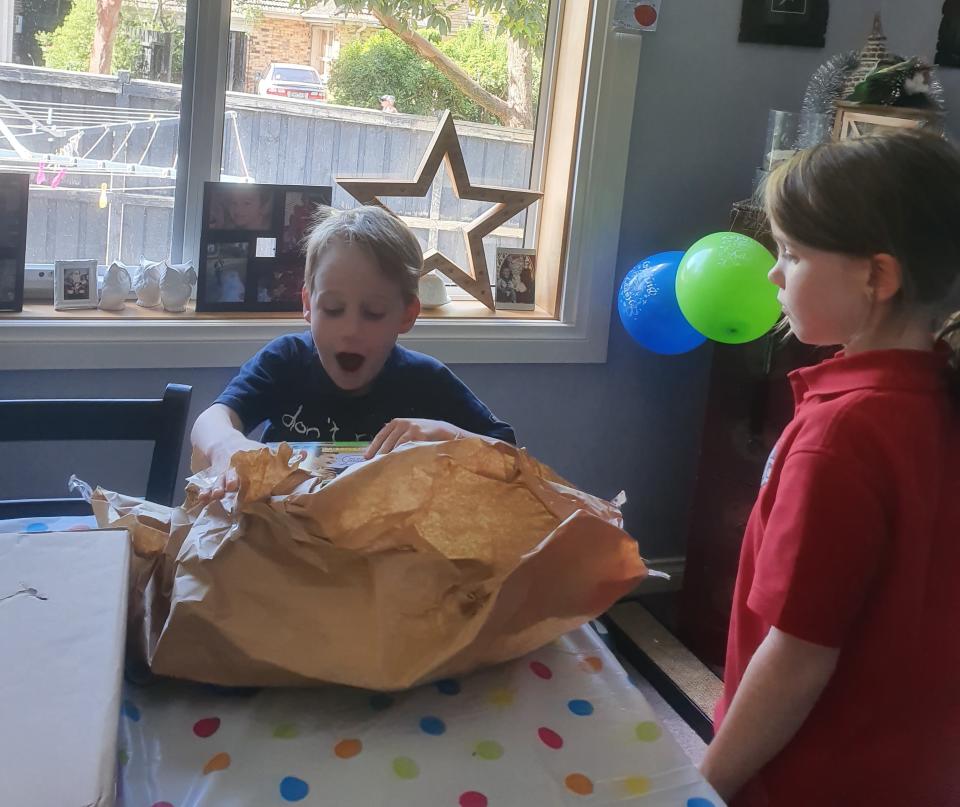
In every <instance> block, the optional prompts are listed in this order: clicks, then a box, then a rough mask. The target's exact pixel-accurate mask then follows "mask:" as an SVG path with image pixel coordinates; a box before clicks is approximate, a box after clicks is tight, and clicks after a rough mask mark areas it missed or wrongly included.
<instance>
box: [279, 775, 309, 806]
mask: <svg viewBox="0 0 960 807" xmlns="http://www.w3.org/2000/svg"><path fill="white" fill-rule="evenodd" d="M309 792H310V785H308V784H307V783H306V782H304V781H303V779H298V778H297V777H296V776H286V777H284V778H283V780H281V782H280V797H281V798H282V799H283V800H284V801H303V800H304V799H305V798H306V797H307V794H308V793H309Z"/></svg>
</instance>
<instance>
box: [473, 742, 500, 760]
mask: <svg viewBox="0 0 960 807" xmlns="http://www.w3.org/2000/svg"><path fill="white" fill-rule="evenodd" d="M473 755H474V756H475V757H479V758H480V759H486V760H491V761H492V760H497V759H500V757H502V756H503V746H502V745H500V743H498V742H497V741H496V740H481V741H480V742H478V743H477V745H476V747H475V748H474V749H473Z"/></svg>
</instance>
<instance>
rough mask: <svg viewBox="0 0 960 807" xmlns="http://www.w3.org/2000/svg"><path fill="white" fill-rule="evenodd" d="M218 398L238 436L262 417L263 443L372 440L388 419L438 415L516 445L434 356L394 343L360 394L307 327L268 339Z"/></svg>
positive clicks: (504, 426)
mask: <svg viewBox="0 0 960 807" xmlns="http://www.w3.org/2000/svg"><path fill="white" fill-rule="evenodd" d="M216 403H219V404H223V405H224V406H228V407H230V409H232V410H233V411H234V412H236V413H237V415H239V416H240V420H241V422H242V423H243V430H244V433H249V432H251V431H253V429H255V428H256V427H257V426H258V425H259V424H261V423H263V422H264V421H266V422H267V428H266V430H265V431H264V433H263V437H262V438H261V439H263V441H264V442H279V441H281V440H287V441H299V442H304V441H318V442H326V441H333V440H372V439H373V438H374V437H375V436H376V434H377V432H379V431H380V429H382V428H383V427H384V426H385V425H386V424H387V423H389V422H390V421H391V420H393V419H394V418H428V419H430V420H443V421H446V422H447V423H451V424H453V425H454V426H457V427H458V428H461V429H466V430H467V431H471V432H474V433H475V434H483V435H486V436H488V437H495V438H497V439H499V440H506V441H508V442H510V443H515V442H516V436H515V435H514V433H513V429H512V428H511V427H510V426H509V425H508V424H506V423H503V422H502V421H500V420H497V418H496V417H495V416H494V415H493V413H492V412H491V411H490V410H489V409H488V408H487V407H486V406H484V405H483V404H482V403H481V402H480V400H479V399H478V398H477V396H476V395H474V394H473V393H472V392H471V391H470V389H469V387H467V385H466V384H464V383H463V382H462V381H461V380H460V379H459V378H457V377H456V376H455V375H454V374H453V373H452V372H451V371H450V369H449V368H448V367H447V366H446V365H444V364H443V363H441V362H439V361H437V360H436V359H434V358H432V357H430V356H425V355H424V354H422V353H416V352H414V351H412V350H407V349H406V348H403V347H400V345H396V346H395V347H394V348H393V350H392V351H391V353H390V355H389V356H388V357H387V361H386V363H385V364H384V366H383V369H382V370H381V371H380V374H379V375H378V376H377V377H376V379H374V382H373V385H372V386H371V388H370V389H369V391H367V392H366V393H364V394H363V395H355V394H350V393H346V392H344V391H343V390H341V389H340V388H339V387H337V386H336V385H335V384H334V383H333V381H331V380H330V377H329V376H328V375H327V373H326V371H325V370H324V369H323V365H322V364H321V363H320V357H319V356H318V355H317V350H316V347H315V346H314V344H313V338H312V337H311V335H310V331H305V332H304V333H301V334H290V335H288V336H281V337H279V338H277V339H274V340H273V341H272V342H270V343H269V344H268V345H267V346H266V347H264V348H263V349H262V350H261V351H260V352H259V353H257V355H256V356H254V357H253V358H252V359H250V360H249V361H248V362H247V363H246V364H244V365H243V367H241V368H240V372H239V373H238V375H237V377H236V378H234V379H233V381H231V382H230V383H229V384H228V385H227V388H226V389H225V390H224V391H223V393H222V394H221V395H220V397H219V398H217V400H216Z"/></svg>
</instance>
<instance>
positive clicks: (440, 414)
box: [191, 206, 516, 496]
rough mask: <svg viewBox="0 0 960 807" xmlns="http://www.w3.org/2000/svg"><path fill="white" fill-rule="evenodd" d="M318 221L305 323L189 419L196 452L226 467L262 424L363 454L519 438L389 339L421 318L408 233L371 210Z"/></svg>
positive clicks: (290, 436)
mask: <svg viewBox="0 0 960 807" xmlns="http://www.w3.org/2000/svg"><path fill="white" fill-rule="evenodd" d="M321 216H322V218H319V219H318V223H317V225H316V226H315V227H314V229H313V231H312V232H311V234H310V236H309V237H308V239H307V245H306V253H307V260H306V271H305V274H304V288H303V316H304V319H305V320H306V321H307V322H308V323H309V325H310V330H309V331H308V332H306V333H302V334H291V335H288V336H281V337H279V338H277V339H274V340H273V341H272V342H270V343H269V344H268V345H267V346H266V347H264V348H263V349H262V350H261V351H260V352H259V353H257V355H256V356H254V357H253V358H252V359H250V360H249V361H248V362H247V363H246V364H244V365H243V367H242V368H241V369H240V372H239V374H238V375H237V376H236V378H234V379H233V381H231V382H230V383H229V384H228V385H227V388H226V389H225V390H224V391H223V393H222V394H221V395H220V397H218V398H217V400H216V401H215V402H214V404H213V405H212V406H211V407H210V408H208V409H207V410H206V411H204V412H203V413H202V414H201V415H200V417H198V418H197V422H196V423H195V424H194V427H193V431H192V433H191V440H192V442H193V447H194V451H195V453H198V454H200V455H202V456H203V457H205V458H206V460H207V461H208V462H209V463H210V465H211V467H212V468H214V469H215V470H219V471H222V470H225V469H226V468H228V467H229V464H230V457H231V456H232V455H233V454H234V453H235V452H237V451H243V450H248V449H257V448H262V444H261V443H257V442H254V441H253V440H249V439H248V438H247V437H246V436H245V435H246V434H248V433H249V432H251V431H252V430H253V429H254V428H256V427H257V426H258V425H259V424H261V423H263V422H266V423H267V427H266V430H265V431H264V433H263V440H264V441H269V442H275V441H280V440H288V441H334V440H361V441H368V440H369V441H370V443H371V444H370V447H369V448H368V449H367V452H366V455H367V457H368V458H370V457H373V456H375V455H377V454H386V453H388V452H390V451H392V450H393V449H394V448H395V447H396V446H397V445H399V444H400V443H404V442H409V441H414V440H452V439H455V438H456V437H460V436H464V435H469V434H480V435H485V436H488V437H495V438H498V439H500V440H506V441H508V442H511V443H513V442H516V438H515V436H514V433H513V429H512V428H511V427H510V426H509V425H508V424H506V423H504V422H502V421H500V420H497V418H496V417H495V416H494V415H493V413H492V412H491V411H490V410H489V409H488V408H487V407H486V406H484V404H483V403H481V401H480V400H479V399H478V398H477V397H476V396H475V395H474V394H473V393H472V392H471V391H470V389H469V388H468V387H467V386H466V385H465V384H464V383H463V382H462V381H460V379H459V378H457V377H456V376H455V375H454V374H453V373H452V372H451V371H450V370H449V369H448V368H447V367H446V366H445V365H444V364H442V363H441V362H439V361H437V360H436V359H433V358H431V357H429V356H425V355H423V354H422V353H415V352H414V351H412V350H407V349H406V348H403V347H401V346H400V345H398V344H397V338H398V337H399V335H400V334H402V333H407V332H408V331H409V330H410V329H411V328H412V327H413V325H414V322H416V319H417V316H418V315H419V313H420V300H419V299H418V297H417V286H418V281H419V275H420V269H421V267H422V266H423V253H422V251H421V249H420V244H419V242H418V241H417V239H416V236H414V234H413V233H412V232H411V231H410V229H409V228H408V227H407V226H406V225H405V224H403V222H401V221H400V220H399V219H397V218H396V217H394V216H393V215H391V214H390V213H387V212H386V211H385V210H383V209H381V208H379V207H372V206H371V207H359V208H355V209H353V210H345V211H338V210H325V211H323V213H322V214H321ZM225 485H226V486H227V487H229V486H230V481H229V480H226V481H225ZM222 493H223V488H218V489H216V490H215V491H214V494H213V495H215V496H216V495H222Z"/></svg>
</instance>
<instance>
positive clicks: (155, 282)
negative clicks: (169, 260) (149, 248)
mask: <svg viewBox="0 0 960 807" xmlns="http://www.w3.org/2000/svg"><path fill="white" fill-rule="evenodd" d="M162 269H163V262H162V261H161V262H158V263H151V262H150V261H145V260H144V259H143V258H141V259H140V271H138V272H137V277H136V280H134V281H133V288H134V291H136V292H137V305H141V306H143V307H144V308H155V307H156V306H158V305H160V274H161V271H162Z"/></svg>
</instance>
